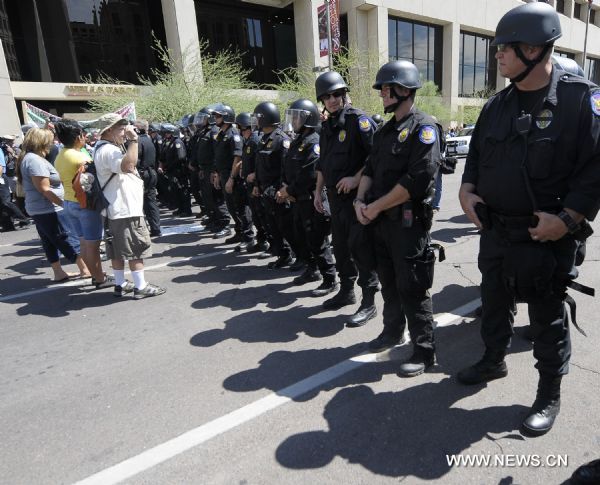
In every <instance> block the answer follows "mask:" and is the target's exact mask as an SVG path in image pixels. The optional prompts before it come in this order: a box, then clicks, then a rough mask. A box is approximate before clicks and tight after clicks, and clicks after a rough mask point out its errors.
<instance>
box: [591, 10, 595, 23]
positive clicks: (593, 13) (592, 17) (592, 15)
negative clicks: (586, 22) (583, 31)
mask: <svg viewBox="0 0 600 485" xmlns="http://www.w3.org/2000/svg"><path fill="white" fill-rule="evenodd" d="M595 23H596V11H595V10H594V9H592V10H591V11H590V24H595Z"/></svg>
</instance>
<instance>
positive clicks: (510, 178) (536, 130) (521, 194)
mask: <svg viewBox="0 0 600 485" xmlns="http://www.w3.org/2000/svg"><path fill="white" fill-rule="evenodd" d="M518 98H519V96H518V93H517V92H516V88H515V86H513V85H511V86H508V87H507V88H506V89H504V90H502V91H500V92H499V93H498V94H496V95H495V96H493V97H492V98H491V99H490V100H489V101H488V102H487V104H486V105H485V106H484V108H483V111H482V112H481V115H480V117H479V120H478V121H477V125H476V126H475V130H474V131H473V135H472V138H471V143H470V146H469V154H468V156H467V161H466V163H465V171H464V174H463V177H462V181H463V183H472V184H474V185H475V187H476V191H477V194H479V196H481V198H482V199H483V200H484V201H485V202H486V203H487V204H489V206H490V207H491V208H492V209H493V210H495V211H497V212H500V213H502V214H505V215H517V216H524V215H531V214H532V212H533V204H532V201H531V199H530V197H529V196H528V193H527V187H526V184H525V178H524V172H523V170H522V168H521V166H522V162H523V158H524V157H525V154H526V167H527V172H528V175H529V180H530V185H531V188H532V191H533V195H534V198H535V200H536V203H537V207H538V209H539V210H544V211H551V212H555V211H559V210H561V209H562V208H563V207H567V208H569V209H572V210H574V211H576V212H579V213H580V214H583V215H584V216H585V217H586V218H588V219H590V220H592V219H593V218H594V217H595V216H596V214H597V212H598V208H599V203H600V88H598V87H597V86H595V85H594V84H592V83H591V82H589V81H587V80H585V79H583V78H580V77H578V76H574V75H571V74H568V73H566V72H564V71H562V70H559V69H557V68H556V67H555V68H553V71H552V77H551V81H550V84H549V86H548V91H547V94H546V96H545V99H544V100H543V102H542V103H540V105H539V106H540V108H539V109H537V110H535V111H536V112H535V113H534V114H533V116H532V118H533V119H532V123H531V128H530V131H529V133H528V135H527V143H525V140H523V139H522V137H521V136H520V135H519V134H518V133H517V131H516V119H517V117H519V115H520V109H519V99H518ZM526 146H527V149H526Z"/></svg>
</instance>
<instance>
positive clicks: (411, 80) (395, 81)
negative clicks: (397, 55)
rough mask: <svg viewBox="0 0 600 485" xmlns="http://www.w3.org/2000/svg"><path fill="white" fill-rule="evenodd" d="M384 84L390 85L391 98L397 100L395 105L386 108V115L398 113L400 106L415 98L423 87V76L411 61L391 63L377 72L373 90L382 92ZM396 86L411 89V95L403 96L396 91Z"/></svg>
mask: <svg viewBox="0 0 600 485" xmlns="http://www.w3.org/2000/svg"><path fill="white" fill-rule="evenodd" d="M384 84H387V85H389V86H390V88H391V89H390V97H391V98H396V102H395V103H394V104H391V105H389V106H386V107H385V109H384V111H385V112H386V113H392V112H394V111H396V109H397V108H398V106H400V105H401V104H402V103H403V102H404V101H406V100H407V99H408V98H410V97H411V96H414V92H415V91H416V90H417V89H419V88H420V87H421V76H420V75H419V70H418V69H417V66H415V65H414V64H413V63H412V62H410V61H405V60H400V61H390V62H387V63H386V64H384V65H383V66H381V67H380V68H379V71H377V76H375V84H373V89H378V90H380V89H381V88H382V87H383V85H384ZM396 86H400V87H402V88H406V89H410V91H411V94H409V95H408V96H406V95H405V96H401V95H400V94H399V93H398V91H397V90H396Z"/></svg>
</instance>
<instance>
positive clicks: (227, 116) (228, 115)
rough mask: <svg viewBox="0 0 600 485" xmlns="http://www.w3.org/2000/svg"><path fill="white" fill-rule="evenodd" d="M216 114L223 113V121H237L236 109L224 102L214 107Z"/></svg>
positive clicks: (213, 110)
mask: <svg viewBox="0 0 600 485" xmlns="http://www.w3.org/2000/svg"><path fill="white" fill-rule="evenodd" d="M212 112H213V113H214V114H218V115H221V116H222V117H223V123H235V111H233V108H232V107H231V106H228V105H226V104H223V103H218V104H217V105H215V107H214V108H213V109H212Z"/></svg>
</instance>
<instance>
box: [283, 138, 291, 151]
mask: <svg viewBox="0 0 600 485" xmlns="http://www.w3.org/2000/svg"><path fill="white" fill-rule="evenodd" d="M289 147H290V140H283V148H285V149H286V150H287V149H288V148H289Z"/></svg>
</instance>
